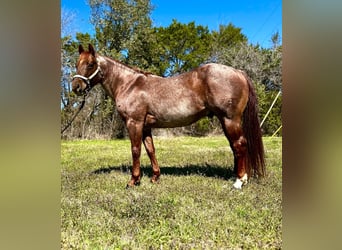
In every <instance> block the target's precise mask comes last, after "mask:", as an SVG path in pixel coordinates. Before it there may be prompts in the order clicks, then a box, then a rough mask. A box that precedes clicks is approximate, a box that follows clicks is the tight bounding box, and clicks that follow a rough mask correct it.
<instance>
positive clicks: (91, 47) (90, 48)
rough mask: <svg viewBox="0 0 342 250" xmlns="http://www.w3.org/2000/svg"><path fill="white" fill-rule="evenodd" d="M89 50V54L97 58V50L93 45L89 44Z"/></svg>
mask: <svg viewBox="0 0 342 250" xmlns="http://www.w3.org/2000/svg"><path fill="white" fill-rule="evenodd" d="M88 49H89V52H90V53H91V54H92V55H93V56H95V49H94V47H93V45H91V44H90V43H89V44H88Z"/></svg>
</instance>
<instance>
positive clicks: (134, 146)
mask: <svg viewBox="0 0 342 250" xmlns="http://www.w3.org/2000/svg"><path fill="white" fill-rule="evenodd" d="M126 126H127V130H128V134H129V139H130V141H131V152H132V159H133V163H132V177H131V180H130V181H129V182H128V184H127V187H126V188H129V187H133V186H135V185H139V184H140V178H141V169H140V154H141V140H142V130H143V123H142V122H137V121H135V120H133V119H128V121H127V123H126Z"/></svg>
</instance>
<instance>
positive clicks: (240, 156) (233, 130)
mask: <svg viewBox="0 0 342 250" xmlns="http://www.w3.org/2000/svg"><path fill="white" fill-rule="evenodd" d="M221 124H222V128H223V131H224V134H225V136H226V137H227V139H228V141H229V144H230V147H231V148H232V151H233V154H234V172H235V174H236V175H237V179H236V181H235V183H234V184H233V186H234V188H237V189H241V187H242V185H243V184H246V183H247V179H248V174H247V165H246V164H247V140H246V138H245V136H244V135H243V131H242V127H241V121H240V119H235V120H233V119H228V118H223V119H222V120H221Z"/></svg>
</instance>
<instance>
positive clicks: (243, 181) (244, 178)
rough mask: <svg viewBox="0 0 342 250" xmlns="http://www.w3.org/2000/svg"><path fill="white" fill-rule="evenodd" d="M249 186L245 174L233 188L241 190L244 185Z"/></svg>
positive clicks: (237, 179)
mask: <svg viewBox="0 0 342 250" xmlns="http://www.w3.org/2000/svg"><path fill="white" fill-rule="evenodd" d="M245 184H247V174H244V175H243V176H242V178H241V179H239V178H236V181H235V183H234V184H233V187H234V188H236V189H241V188H242V185H245Z"/></svg>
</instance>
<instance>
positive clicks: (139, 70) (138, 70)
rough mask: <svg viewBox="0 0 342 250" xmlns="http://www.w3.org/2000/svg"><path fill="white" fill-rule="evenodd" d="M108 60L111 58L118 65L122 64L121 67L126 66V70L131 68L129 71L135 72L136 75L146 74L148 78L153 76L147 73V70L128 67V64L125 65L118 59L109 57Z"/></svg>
mask: <svg viewBox="0 0 342 250" xmlns="http://www.w3.org/2000/svg"><path fill="white" fill-rule="evenodd" d="M107 58H109V59H110V60H112V61H114V62H115V63H118V64H120V65H122V66H124V67H126V68H129V69H131V70H133V71H134V72H136V73H139V74H144V75H145V76H148V75H152V74H153V73H152V72H149V71H145V70H142V69H139V68H137V67H134V66H129V65H127V64H125V63H123V62H121V61H119V60H117V59H114V58H111V57H108V56H107Z"/></svg>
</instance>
